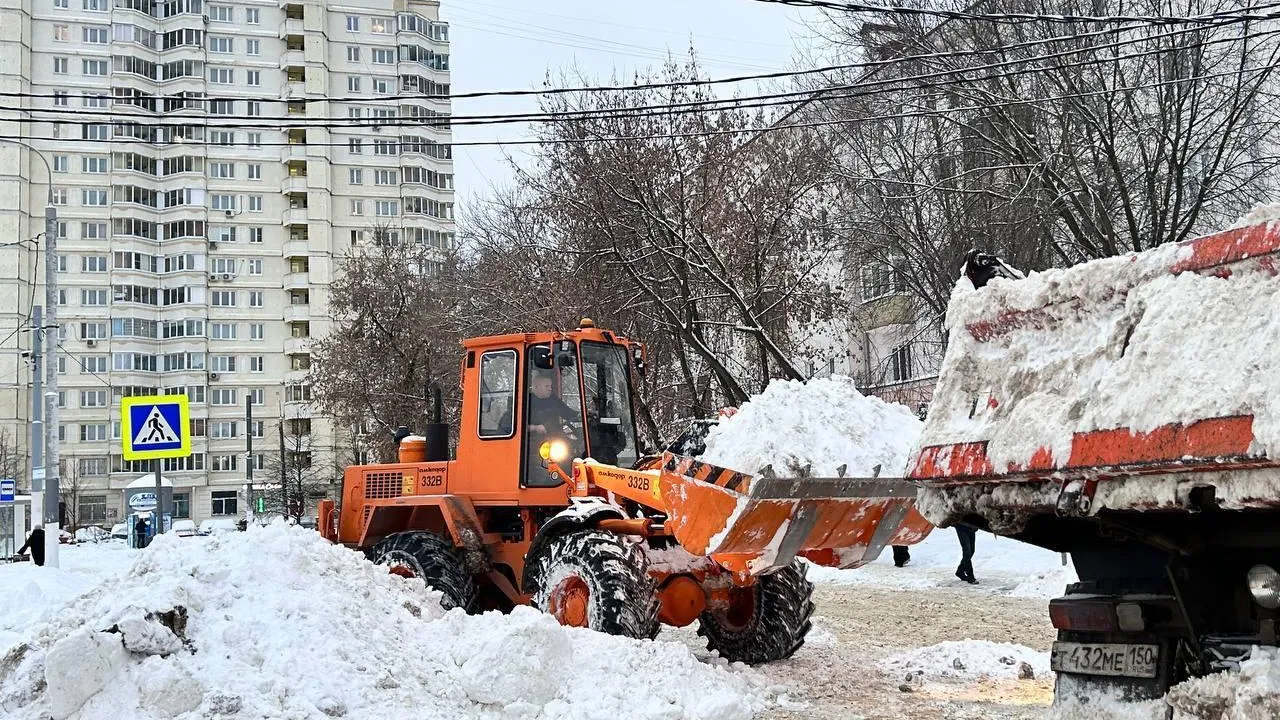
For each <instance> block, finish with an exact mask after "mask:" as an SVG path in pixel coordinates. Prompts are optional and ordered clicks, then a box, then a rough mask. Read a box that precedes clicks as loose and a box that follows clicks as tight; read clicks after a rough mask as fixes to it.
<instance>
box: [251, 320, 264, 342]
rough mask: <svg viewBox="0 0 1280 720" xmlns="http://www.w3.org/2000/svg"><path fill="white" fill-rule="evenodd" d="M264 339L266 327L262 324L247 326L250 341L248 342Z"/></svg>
mask: <svg viewBox="0 0 1280 720" xmlns="http://www.w3.org/2000/svg"><path fill="white" fill-rule="evenodd" d="M265 337H266V326H264V325H263V324H262V323H250V324H249V339H250V340H262V339H264V338H265Z"/></svg>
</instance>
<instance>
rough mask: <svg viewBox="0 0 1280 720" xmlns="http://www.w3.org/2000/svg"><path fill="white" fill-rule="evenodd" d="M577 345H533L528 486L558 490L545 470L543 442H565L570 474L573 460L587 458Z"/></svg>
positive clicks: (528, 367)
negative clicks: (541, 448)
mask: <svg viewBox="0 0 1280 720" xmlns="http://www.w3.org/2000/svg"><path fill="white" fill-rule="evenodd" d="M577 354H578V351H577V346H576V345H575V344H574V343H573V342H572V341H569V340H563V341H559V342H555V343H550V344H548V343H543V344H540V345H531V346H529V349H528V351H527V357H528V358H529V361H528V362H527V363H525V387H526V388H528V390H526V392H525V412H524V418H525V421H524V429H525V443H524V447H525V450H524V452H525V455H524V457H525V462H524V484H525V486H526V487H555V486H557V485H559V484H560V480H559V478H552V477H551V476H550V474H549V473H548V472H547V469H546V468H545V467H543V463H542V457H541V456H540V455H539V454H538V448H539V447H541V446H542V443H544V442H548V441H551V442H562V443H564V444H565V445H566V446H567V448H568V459H566V460H565V461H564V462H562V463H561V465H560V466H561V467H562V468H563V469H564V470H565V472H570V470H571V466H572V459H576V458H582V457H586V444H585V443H584V441H583V430H582V390H581V388H582V385H581V382H580V379H579V376H578V357H577Z"/></svg>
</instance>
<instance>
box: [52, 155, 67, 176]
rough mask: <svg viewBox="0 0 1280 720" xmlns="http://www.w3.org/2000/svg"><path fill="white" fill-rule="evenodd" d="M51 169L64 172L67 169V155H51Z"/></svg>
mask: <svg viewBox="0 0 1280 720" xmlns="http://www.w3.org/2000/svg"><path fill="white" fill-rule="evenodd" d="M53 171H54V172H56V173H64V172H66V171H67V156H66V155H54V156H53Z"/></svg>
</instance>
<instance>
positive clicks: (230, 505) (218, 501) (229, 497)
mask: <svg viewBox="0 0 1280 720" xmlns="http://www.w3.org/2000/svg"><path fill="white" fill-rule="evenodd" d="M219 457H223V456H221V455H214V456H213V461H214V468H213V469H214V470H217V469H218V467H217V463H218V458H219ZM233 457H234V456H233ZM212 495H213V508H212V512H213V514H214V515H235V514H237V512H238V510H237V509H236V491H235V490H214V491H213V493H212Z"/></svg>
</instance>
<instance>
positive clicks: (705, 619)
mask: <svg viewBox="0 0 1280 720" xmlns="http://www.w3.org/2000/svg"><path fill="white" fill-rule="evenodd" d="M812 594H813V583H811V582H809V581H808V580H807V579H805V566H804V565H802V564H801V563H800V562H798V561H797V562H793V563H791V564H790V565H788V566H787V567H785V568H782V569H781V570H778V571H777V572H774V573H772V574H770V575H762V576H761V577H759V578H758V579H757V580H756V582H755V584H754V585H751V586H749V587H740V588H734V589H733V591H732V592H731V593H730V596H729V605H728V607H724V608H716V609H709V610H707V611H705V612H703V613H702V616H701V617H699V618H698V634H699V635H702V636H703V637H705V638H706V639H707V648H708V649H711V650H715V651H717V652H719V653H720V656H721V657H723V658H726V659H727V660H730V661H732V662H744V663H748V664H751V665H756V664H759V663H766V662H773V661H775V660H782V659H784V658H789V657H791V655H792V654H793V653H794V652H795V651H796V650H799V649H800V646H801V645H803V644H804V638H805V635H808V634H809V628H810V627H811V626H812V625H811V623H810V622H809V618H810V616H811V615H813V601H812V600H811V599H810V596H811V595H812Z"/></svg>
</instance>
